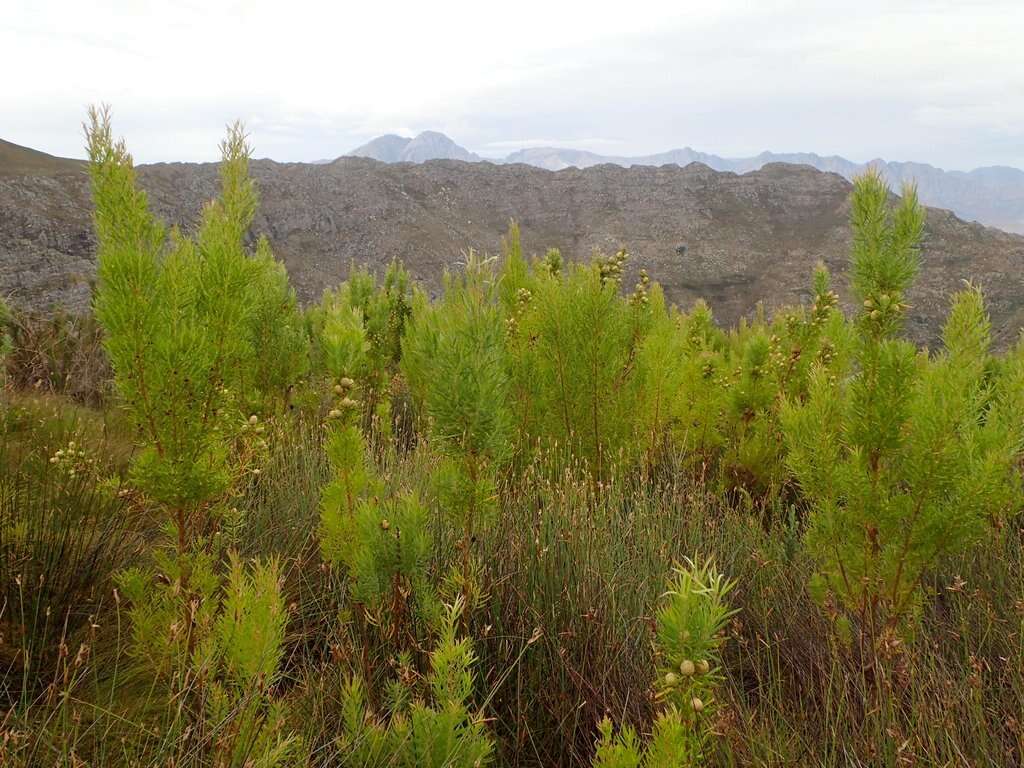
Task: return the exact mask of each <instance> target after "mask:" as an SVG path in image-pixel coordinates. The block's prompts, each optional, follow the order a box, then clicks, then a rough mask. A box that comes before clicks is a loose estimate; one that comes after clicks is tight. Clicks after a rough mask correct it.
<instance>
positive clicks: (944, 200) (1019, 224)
mask: <svg viewBox="0 0 1024 768" xmlns="http://www.w3.org/2000/svg"><path fill="white" fill-rule="evenodd" d="M428 133H429V134H430V135H431V141H430V142H423V145H422V147H421V148H420V149H418V150H417V151H416V152H415V153H413V152H409V151H408V150H407V149H406V148H407V147H408V146H409V145H410V142H414V141H418V140H419V138H420V137H422V136H426V135H427V134H420V137H417V138H416V139H404V138H402V137H400V136H394V135H389V136H381V137H380V138H377V139H374V140H373V141H371V142H370V143H368V144H364V145H363V146H362V147H359V148H358V149H356V150H353V151H352V152H351V153H350V154H351V155H356V156H359V157H372V158H373V159H375V160H380V161H381V162H385V163H393V162H423V161H425V160H435V159H445V158H447V159H454V160H467V161H470V160H477V161H478V160H480V159H481V158H479V157H477V156H476V155H474V154H472V153H471V152H468V151H467V150H464V149H462V148H461V147H459V146H458V145H457V144H455V142H453V141H452V140H451V139H449V138H448V137H447V136H444V134H440V133H434V132H428ZM399 142H404V144H400V143H399ZM453 147H454V148H457V150H458V153H456V152H454V151H453V150H452V149H451V148H453ZM494 162H499V163H525V164H526V165H533V166H536V167H537V168H545V169H547V170H549V171H561V170H564V169H566V168H589V167H591V166H594V165H604V164H612V165H621V166H623V167H625V168H629V167H632V166H634V165H649V166H654V167H658V166H662V165H672V164H674V165H678V166H680V167H685V166H687V165H689V164H690V163H703V164H704V165H707V166H708V167H710V168H713V169H714V170H716V171H731V172H732V173H750V172H751V171H756V170H758V169H760V168H763V167H764V166H765V165H768V164H769V163H791V164H798V165H809V166H811V167H812V168H816V169H818V170H819V171H827V172H829V173H838V174H839V175H840V176H843V177H844V178H846V179H853V177H854V176H856V175H858V174H860V173H863V172H864V171H865V170H866V169H867V168H868V167H871V166H873V167H876V168H878V169H879V170H881V171H882V174H883V175H884V176H885V177H886V179H887V180H888V181H889V184H890V185H891V186H892V187H893V188H894V189H899V188H900V187H902V185H903V183H904V182H916V183H917V185H918V194H919V195H920V197H921V200H922V202H924V203H925V204H926V205H933V206H935V207H938V208H947V209H949V210H951V211H953V212H954V213H956V214H957V215H958V216H960V217H961V218H964V219H968V220H972V221H979V222H981V223H982V224H987V225H988V226H991V227H998V228H1000V229H1003V230H1006V231H1007V232H1016V233H1019V234H1024V171H1020V170H1017V169H1016V168H1007V167H989V168H978V169H976V170H973V171H967V172H964V171H944V170H942V169H941V168H936V167H934V166H931V165H926V164H924V163H901V162H886V161H885V160H881V159H876V160H872V161H870V162H868V163H855V162H853V161H852V160H847V159H846V158H844V157H839V156H836V155H830V156H821V155H817V154H814V153H811V152H798V153H775V152H762V153H761V154H759V155H756V156H754V157H741V158H725V157H720V156H719V155H711V154H707V153H705V152H698V151H697V150H694V149H691V148H690V147H684V148H682V149H673V150H669V151H668V152H661V153H658V154H654V155H641V156H636V157H629V156H622V155H600V154H597V153H595V152H587V151H585V150H579V149H567V148H563V147H535V148H530V149H522V150H519V151H517V152H513V153H512V154H510V155H508V156H506V157H505V158H503V159H499V160H496V161H494Z"/></svg>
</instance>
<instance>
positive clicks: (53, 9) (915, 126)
mask: <svg viewBox="0 0 1024 768" xmlns="http://www.w3.org/2000/svg"><path fill="white" fill-rule="evenodd" d="M12 6H13V7H12ZM0 8H2V14H0V18H2V19H3V21H2V23H0V72H2V73H3V80H4V82H3V84H2V87H0V138H3V139H6V140H8V141H13V142H15V143H18V144H23V145H26V146H30V147H33V148H36V149H41V150H43V151H46V152H50V153H51V154H57V155H64V156H72V157H81V156H82V154H83V150H82V144H83V140H82V131H81V122H82V120H83V118H84V116H85V111H86V108H87V106H88V105H89V104H92V103H108V104H110V105H111V107H112V110H113V115H114V129H115V131H116V132H117V133H118V134H119V135H122V136H124V137H125V139H126V140H127V142H128V146H129V148H130V149H131V151H132V153H133V154H134V156H135V159H136V161H137V162H158V161H172V160H186V161H199V160H215V159H216V158H217V156H218V142H219V141H220V139H221V138H222V136H223V134H224V128H225V125H226V124H228V123H230V122H232V121H234V120H235V119H241V120H242V121H244V123H245V124H246V127H247V129H248V130H249V132H250V134H251V142H252V144H253V145H254V148H255V155H256V156H257V157H271V158H274V159H275V160H280V161H311V160H318V159H324V158H332V157H336V156H338V155H340V154H343V153H344V152H346V151H348V150H350V149H352V148H354V147H355V146H358V145H359V144H361V143H364V142H365V141H367V140H369V139H371V138H373V137H374V136H377V135H379V134H382V133H399V134H402V135H414V134H415V133H418V132H419V131H421V130H428V129H430V130H439V131H443V132H444V133H446V134H448V135H449V136H451V137H452V138H453V139H454V140H455V141H457V142H458V143H460V144H462V145H463V146H465V147H466V148H468V149H470V150H472V151H475V152H477V153H479V154H481V155H483V156H485V157H498V156H503V155H505V154H507V153H508V152H511V151H513V150H515V149H520V148H523V147H527V146H551V145H553V146H568V147H575V148H579V149H588V150H591V151H595V152H600V153H605V154H615V155H636V154H645V153H652V152H659V151H664V150H668V149H672V148H676V147H683V146H690V147H693V148H695V149H698V150H700V151H704V152H711V153H715V154H719V155H723V156H726V157H739V156H746V155H753V154H757V153H759V152H761V151H762V150H772V151H777V152H793V151H807V152H818V153H820V154H839V155H843V156H844V157H847V158H849V159H851V160H856V161H866V160H870V159H873V158H875V157H882V158H884V159H887V160H915V161H919V162H928V163H932V164H933V165H937V166H940V167H943V168H947V169H961V170H967V169H970V168H974V167H977V166H983V165H1011V166H1015V167H1022V168H1024V2H1022V1H1021V0H975V1H974V2H972V1H971V0H959V1H958V2H946V0H888V1H883V0H855V1H853V0H851V2H830V1H826V0H816V1H814V0H811V1H807V0H799V1H798V0H778V1H776V0H761V1H760V2H739V1H738V0H717V1H716V2H712V1H711V0H703V1H702V2H689V1H688V0H674V2H655V1H654V0H630V2H626V3H623V2H617V3H604V2H600V1H597V2H595V0H590V2H585V3H584V2H559V1H558V0H544V1H543V2H541V1H538V0H516V2H505V3H500V4H499V3H492V2H487V1H486V0H483V1H481V0H475V1H474V2H463V1H462V0H458V1H455V2H443V1H442V0H435V2H422V0H421V1H420V2H405V0H388V2H353V0H331V1H329V2H314V1H313V0H288V1H287V2H281V0H274V1H273V2H270V1H268V0H247V1H246V2H227V1H221V0H205V1H203V0H195V1H192V0H189V1H188V2H186V1H184V0H160V1H159V2H150V0H87V1H85V2H83V0H0Z"/></svg>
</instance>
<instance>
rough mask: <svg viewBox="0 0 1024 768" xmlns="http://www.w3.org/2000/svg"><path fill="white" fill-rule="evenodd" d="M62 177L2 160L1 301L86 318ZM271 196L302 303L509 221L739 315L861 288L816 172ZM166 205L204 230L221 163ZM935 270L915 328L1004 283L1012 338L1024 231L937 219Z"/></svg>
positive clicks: (397, 172) (81, 223) (331, 183)
mask: <svg viewBox="0 0 1024 768" xmlns="http://www.w3.org/2000/svg"><path fill="white" fill-rule="evenodd" d="M68 162H69V164H68V165H67V166H65V167H62V168H61V169H59V170H56V171H51V172H48V173H46V174H43V175H40V174H29V175H24V174H20V173H9V172H5V169H4V167H3V166H0V292H2V294H3V295H5V296H7V297H9V299H10V300H11V301H13V302H14V303H15V304H18V305H22V306H31V307H36V308H47V307H50V306H53V305H55V304H63V305H67V306H70V307H71V308H75V309H81V308H84V307H86V306H87V305H88V302H89V280H90V279H91V276H92V275H93V274H94V271H95V244H94V238H93V234H92V228H91V222H90V212H89V199H88V184H87V178H86V176H85V174H84V173H83V171H82V168H81V166H80V164H78V163H75V162H74V161H68ZM252 175H253V177H254V179H255V180H256V183H257V185H258V188H259V191H260V195H261V205H260V209H259V213H258V214H257V218H256V220H255V222H254V226H253V235H254V236H256V235H260V234H265V235H267V236H268V237H269V239H270V241H271V243H272V245H273V248H274V250H275V253H276V254H277V255H278V256H279V257H280V258H281V259H283V260H284V262H285V264H286V265H287V267H288V270H289V273H290V275H291V278H292V281H293V283H294V285H295V286H296V290H297V291H298V293H299V295H300V297H301V298H302V299H303V300H306V301H310V300H315V299H316V298H318V297H319V295H320V293H321V292H322V291H323V289H324V288H326V287H328V286H332V285H334V284H336V283H337V282H339V281H340V280H342V279H344V277H345V276H346V274H347V273H348V270H349V266H350V265H351V264H352V263H365V264H368V265H370V266H371V267H373V268H375V269H382V268H383V267H384V265H386V263H387V262H389V261H390V260H391V259H401V260H402V261H404V262H405V264H406V265H407V266H408V267H409V269H410V270H411V272H412V273H413V274H414V275H415V276H416V277H417V278H418V279H420V280H421V281H423V282H424V283H425V284H427V285H428V286H432V287H437V286H438V285H439V284H440V279H441V275H442V273H443V271H444V269H445V268H448V267H451V266H452V265H453V264H455V263H457V262H458V261H460V259H461V258H462V256H461V254H462V253H463V252H464V251H465V249H467V248H474V249H477V250H480V251H487V252H491V253H494V252H497V250H498V248H499V245H500V238H501V235H502V234H503V233H504V232H505V230H506V228H507V225H508V221H509V219H512V218H515V219H516V220H518V221H519V222H520V225H521V228H522V233H523V242H524V244H525V247H526V249H527V250H528V251H543V250H544V249H545V248H547V247H549V246H553V247H558V248H560V249H561V250H562V252H563V254H565V255H566V256H567V257H568V258H573V259H580V258H586V257H588V256H589V255H590V254H591V252H593V251H595V250H603V251H606V252H607V251H613V250H615V249H618V248H626V249H627V250H629V252H630V253H631V254H632V257H633V258H632V259H631V261H630V263H629V270H628V272H627V275H626V281H627V284H629V285H631V282H632V280H633V279H634V278H635V276H636V272H637V270H639V269H640V268H645V269H647V271H648V272H649V273H650V275H651V276H652V277H653V278H655V279H657V280H658V281H660V282H661V283H662V285H663V286H664V288H665V291H666V294H667V296H668V297H669V299H670V300H671V301H673V302H676V303H678V304H680V305H681V306H688V305H689V304H691V303H692V302H693V301H694V300H695V299H697V298H698V297H703V298H706V299H707V300H708V301H709V302H710V303H711V305H712V308H713V309H714V311H715V314H716V316H717V317H718V318H719V319H720V320H721V321H722V322H724V323H732V322H735V321H736V320H737V319H738V318H739V317H741V316H743V315H748V314H750V313H751V312H753V311H754V310H755V307H756V305H757V303H758V302H759V301H761V300H763V301H764V303H765V304H766V306H767V307H768V308H769V309H771V308H772V307H776V306H779V305H781V304H785V303H790V302H796V301H801V300H804V299H806V297H807V295H808V286H809V282H810V274H811V270H812V267H813V265H814V263H815V262H816V261H817V260H818V259H823V260H824V261H825V262H826V263H827V264H828V265H829V267H830V268H831V269H832V270H833V272H834V273H835V274H836V282H837V286H838V288H839V289H840V292H841V294H842V295H844V296H845V287H846V280H845V276H844V273H845V269H846V261H847V257H848V251H849V233H848V229H847V216H848V196H849V191H850V184H849V182H847V181H846V180H845V179H844V178H842V177H841V176H839V175H837V174H833V173H822V172H819V171H817V170H814V169H812V168H809V167H807V166H802V165H786V164H769V165H766V166H764V167H763V168H761V169H760V170H757V171H753V172H750V173H746V174H742V175H738V174H734V173H728V172H717V171H714V170H712V169H711V168H709V167H707V166H706V165H702V164H696V163H694V164H691V165H688V166H687V167H685V168H679V167H677V166H664V167H647V166H633V167H630V168H624V167H620V166H617V165H600V166H593V167H590V168H586V169H576V168H569V169H565V170H562V171H559V172H551V171H545V170H541V169H539V168H534V167H531V166H527V165H521V164H510V165H494V164H490V163H466V162H459V161H452V160H435V161H430V162H426V163H422V164H415V165H413V164H397V165H391V164H386V163H382V162H378V161H374V160H369V159H365V158H358V157H346V158H341V159H339V160H337V161H335V162H333V163H330V164H327V165H315V164H301V163H292V164H281V163H276V162H273V161H269V160H260V161H255V162H253V164H252ZM139 178H140V183H141V184H142V186H143V187H144V188H145V189H146V190H147V192H148V193H149V195H150V200H151V202H152V205H153V207H154V210H155V211H156V212H157V213H158V214H159V215H160V216H161V217H163V218H164V219H165V220H167V221H168V222H174V223H179V224H181V225H182V226H184V227H185V228H186V229H188V228H191V227H193V226H195V224H196V221H197V219H198V215H199V212H200V210H201V207H202V204H203V202H204V201H205V200H208V199H209V198H211V197H213V196H214V195H215V194H216V192H217V187H218V175H217V166H216V165H215V164H186V163H169V164H156V165H145V166H141V167H140V168H139ZM922 260H923V270H922V274H921V276H920V278H919V279H918V281H917V284H916V286H915V288H914V290H913V293H912V294H911V296H910V303H911V305H912V309H911V310H910V314H909V321H908V332H909V333H910V335H911V336H913V337H914V338H915V339H917V340H918V341H923V342H930V341H934V340H935V339H936V338H937V334H938V331H939V329H940V328H941V324H942V320H943V318H944V317H945V314H946V311H947V309H948V304H949V294H950V293H951V292H952V291H955V290H957V289H958V288H959V287H961V285H962V281H963V280H965V279H970V280H974V281H976V282H977V283H979V284H980V285H981V286H982V287H983V288H984V289H985V291H986V295H987V298H988V302H989V307H990V310H991V313H992V318H993V325H994V329H995V332H996V335H997V337H998V339H999V340H1000V342H1001V343H1002V344H1004V345H1005V344H1006V343H1008V342H1009V341H1010V340H1012V339H1013V338H1015V337H1016V334H1017V333H1018V332H1019V330H1020V328H1021V326H1022V325H1024V280H1022V276H1024V237H1020V236H1015V235H1011V234H1007V233H1005V232H1002V231H999V230H996V229H992V228H987V227H983V226H981V225H979V224H976V223H967V222H964V221H962V220H960V219H958V218H957V217H956V216H954V215H953V214H952V213H950V212H948V211H944V210H938V209H930V210H929V211H928V224H927V232H926V237H925V242H924V247H923V250H922Z"/></svg>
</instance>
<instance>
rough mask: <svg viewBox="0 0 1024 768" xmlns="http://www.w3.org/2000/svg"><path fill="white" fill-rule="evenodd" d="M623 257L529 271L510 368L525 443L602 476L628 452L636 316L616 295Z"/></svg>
mask: <svg viewBox="0 0 1024 768" xmlns="http://www.w3.org/2000/svg"><path fill="white" fill-rule="evenodd" d="M625 259H626V254H625V253H624V252H620V253H619V254H617V255H616V256H614V257H611V258H609V259H597V260H595V262H594V263H593V264H590V265H572V266H570V267H568V268H567V269H564V270H561V269H560V270H559V271H557V272H553V271H551V270H550V269H548V268H547V267H546V266H544V265H543V264H541V265H535V267H534V269H533V273H532V277H533V279H532V281H531V282H530V283H529V285H528V286H526V287H524V288H522V289H520V290H521V291H525V293H523V294H522V303H523V305H524V306H523V308H522V310H520V311H519V312H518V314H517V315H513V317H514V318H515V325H514V331H515V334H516V336H517V338H516V339H515V340H514V341H513V343H512V345H511V349H512V350H513V351H515V352H517V353H518V354H517V356H515V357H511V358H510V360H509V365H510V370H512V371H514V375H515V376H516V377H517V381H519V382H520V392H521V394H520V396H519V398H517V401H516V407H517V409H524V411H525V412H522V413H517V414H516V421H517V423H519V424H522V425H524V426H525V430H526V432H527V439H528V440H529V441H530V443H534V442H536V441H538V440H539V441H541V442H543V443H546V444H548V445H555V444H557V445H559V446H562V447H563V448H564V450H565V451H567V452H571V453H572V454H573V455H574V456H576V457H578V458H579V459H580V460H581V461H583V462H585V463H586V464H587V465H588V466H589V467H590V469H591V471H592V472H593V473H594V474H595V476H596V477H605V476H607V475H608V474H610V473H611V470H612V469H613V468H614V467H615V466H616V465H618V464H619V463H621V462H622V461H623V459H625V458H626V457H627V456H628V455H629V454H630V453H631V450H632V439H633V435H634V428H633V426H634V425H633V418H632V417H633V413H634V407H635V400H636V394H635V387H634V383H635V378H634V376H633V362H634V356H635V352H636V350H635V344H636V342H637V338H638V333H637V317H638V315H639V314H643V313H642V312H641V311H640V310H639V309H638V308H637V307H635V306H633V305H631V304H630V302H628V301H627V300H626V299H625V298H623V297H622V296H621V295H620V280H621V273H622V266H623V263H624V262H625Z"/></svg>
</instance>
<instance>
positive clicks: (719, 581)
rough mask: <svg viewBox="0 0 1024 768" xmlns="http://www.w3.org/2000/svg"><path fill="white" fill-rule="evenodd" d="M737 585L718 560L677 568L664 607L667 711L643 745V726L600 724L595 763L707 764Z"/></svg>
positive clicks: (647, 766) (650, 767) (662, 686)
mask: <svg viewBox="0 0 1024 768" xmlns="http://www.w3.org/2000/svg"><path fill="white" fill-rule="evenodd" d="M732 587H733V583H732V582H730V581H727V580H726V579H725V578H724V577H723V576H722V575H721V574H719V573H717V572H716V571H715V570H714V568H713V566H712V564H711V563H703V564H696V563H694V562H692V561H690V562H688V563H687V565H686V566H685V567H679V568H676V570H675V574H674V578H673V579H672V580H671V582H670V584H669V589H668V591H666V593H665V594H664V595H663V597H662V605H661V606H660V608H659V609H658V624H657V637H656V641H655V645H656V647H657V652H658V659H659V669H658V682H657V690H658V694H657V695H658V699H659V701H660V702H661V703H662V707H663V708H662V710H661V712H660V713H659V715H658V717H657V719H656V720H655V722H654V729H653V733H652V734H651V737H650V740H649V741H648V742H647V743H646V744H644V743H643V742H642V741H641V740H640V738H639V737H638V736H637V733H636V730H635V729H633V728H632V727H630V726H623V727H622V728H621V729H620V730H619V732H618V733H615V731H614V728H613V726H612V723H611V721H610V720H608V719H607V718H606V719H605V720H604V721H603V722H602V723H601V726H600V734H601V736H600V740H599V741H598V744H597V752H596V754H595V756H594V765H595V766H601V768H640V766H643V767H644V768H675V767H676V766H691V765H692V766H696V765H701V764H702V763H703V756H704V754H705V748H706V742H707V740H708V738H709V737H710V735H711V722H712V721H711V718H712V715H713V712H714V706H715V702H714V691H715V689H716V688H717V687H718V685H719V684H720V683H721V681H722V677H721V673H720V670H719V665H720V664H721V657H720V655H719V649H720V648H721V645H722V642H723V632H724V630H725V626H726V622H727V621H728V620H729V618H730V617H731V616H732V615H733V614H734V613H735V611H734V610H732V609H730V608H729V605H728V603H727V602H726V599H725V598H726V596H727V595H728V593H729V591H730V590H731V589H732Z"/></svg>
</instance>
